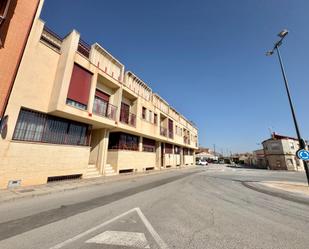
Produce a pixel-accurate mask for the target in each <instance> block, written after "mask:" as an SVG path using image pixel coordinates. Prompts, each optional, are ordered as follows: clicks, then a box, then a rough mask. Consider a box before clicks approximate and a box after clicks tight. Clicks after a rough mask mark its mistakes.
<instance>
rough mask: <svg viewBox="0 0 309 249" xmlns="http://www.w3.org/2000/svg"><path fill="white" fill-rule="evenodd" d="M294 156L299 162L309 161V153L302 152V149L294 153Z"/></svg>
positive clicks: (306, 151)
mask: <svg viewBox="0 0 309 249" xmlns="http://www.w3.org/2000/svg"><path fill="white" fill-rule="evenodd" d="M296 155H297V157H298V158H299V159H301V160H304V161H306V160H309V151H308V150H304V149H302V150H298V151H297V152H296Z"/></svg>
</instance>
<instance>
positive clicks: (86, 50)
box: [77, 39, 91, 58]
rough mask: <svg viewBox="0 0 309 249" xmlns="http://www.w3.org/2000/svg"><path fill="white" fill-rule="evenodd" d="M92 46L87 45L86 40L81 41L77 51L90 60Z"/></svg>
mask: <svg viewBox="0 0 309 249" xmlns="http://www.w3.org/2000/svg"><path fill="white" fill-rule="evenodd" d="M90 49H91V47H90V45H89V44H88V43H86V42H85V41H84V40H82V39H79V43H78V47H77V51H78V52H80V53H81V54H82V55H83V56H85V57H87V58H89V55H90Z"/></svg>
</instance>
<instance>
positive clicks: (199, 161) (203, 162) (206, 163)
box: [197, 160, 208, 166]
mask: <svg viewBox="0 0 309 249" xmlns="http://www.w3.org/2000/svg"><path fill="white" fill-rule="evenodd" d="M197 164H198V165H202V166H206V165H208V162H207V161H206V160H198V162H197Z"/></svg>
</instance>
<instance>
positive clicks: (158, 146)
mask: <svg viewBox="0 0 309 249" xmlns="http://www.w3.org/2000/svg"><path fill="white" fill-rule="evenodd" d="M156 167H157V168H158V169H161V142H159V141H156Z"/></svg>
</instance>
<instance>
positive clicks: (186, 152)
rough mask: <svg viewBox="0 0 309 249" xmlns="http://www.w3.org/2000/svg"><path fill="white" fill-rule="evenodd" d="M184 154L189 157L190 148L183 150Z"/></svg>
mask: <svg viewBox="0 0 309 249" xmlns="http://www.w3.org/2000/svg"><path fill="white" fill-rule="evenodd" d="M183 154H184V155H185V156H187V155H189V149H188V148H183Z"/></svg>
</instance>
